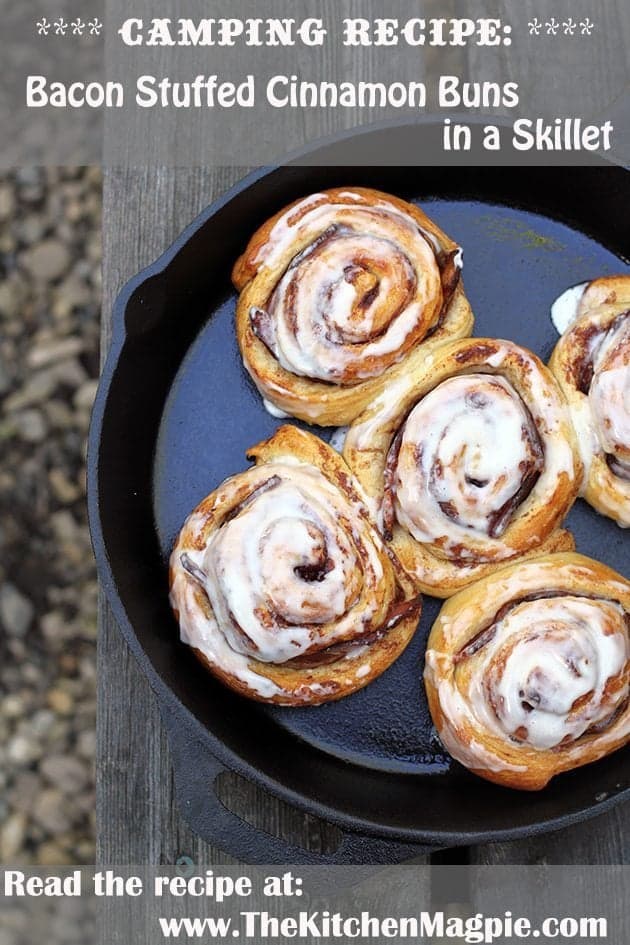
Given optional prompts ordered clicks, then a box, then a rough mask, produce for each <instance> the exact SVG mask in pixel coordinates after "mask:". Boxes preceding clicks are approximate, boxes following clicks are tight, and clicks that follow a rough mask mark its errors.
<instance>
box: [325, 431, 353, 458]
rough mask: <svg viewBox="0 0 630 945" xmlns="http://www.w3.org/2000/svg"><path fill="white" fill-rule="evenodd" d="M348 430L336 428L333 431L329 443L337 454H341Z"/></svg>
mask: <svg viewBox="0 0 630 945" xmlns="http://www.w3.org/2000/svg"><path fill="white" fill-rule="evenodd" d="M349 429H350V427H336V428H335V429H334V430H333V433H332V436H331V438H330V440H329V443H330V445H331V446H332V448H333V449H334V450H337V452H338V453H343V446H344V443H345V442H346V437H347V435H348V430H349Z"/></svg>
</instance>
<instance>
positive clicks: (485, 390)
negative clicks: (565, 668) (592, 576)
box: [343, 338, 581, 597]
mask: <svg viewBox="0 0 630 945" xmlns="http://www.w3.org/2000/svg"><path fill="white" fill-rule="evenodd" d="M343 456H344V459H345V460H346V462H347V463H348V465H349V466H350V468H351V469H352V471H353V472H354V474H355V475H356V476H357V478H358V479H359V481H360V482H361V484H362V486H363V487H364V489H365V491H366V493H367V495H368V501H369V502H370V503H371V510H372V513H373V515H374V516H375V517H376V520H377V522H378V524H379V526H380V528H381V529H382V531H383V534H384V535H385V537H386V539H387V540H388V541H389V542H390V544H391V547H392V549H393V551H394V552H395V553H396V555H397V556H398V558H399V560H400V561H401V563H402V565H403V567H404V568H405V570H406V571H407V573H408V574H409V576H410V577H411V579H412V580H413V581H414V583H415V585H416V587H417V588H418V589H419V590H422V591H425V592H426V593H428V594H433V595H435V596H437V597H449V596H450V595H451V594H454V593H455V592H456V591H457V590H459V589H460V588H462V587H465V586H467V585H468V584H471V583H473V582H474V581H475V580H478V579H479V578H480V577H482V576H483V575H485V574H488V573H489V572H491V571H493V570H495V569H496V568H497V567H502V566H504V565H505V564H507V563H508V562H509V561H510V560H511V559H514V558H517V557H518V558H522V557H524V556H527V555H533V554H537V555H539V554H544V553H546V552H551V551H561V550H562V551H564V550H569V549H571V548H573V539H572V537H571V536H570V535H569V534H568V533H567V532H565V531H562V530H560V529H559V528H558V526H559V524H560V523H561V522H562V520H563V518H564V516H565V515H566V513H567V511H568V510H569V508H570V506H571V504H572V503H573V500H574V498H575V496H576V494H577V490H578V487H579V483H580V476H581V463H580V459H579V454H578V450H577V445H576V442H575V434H574V431H573V428H572V426H571V422H570V420H569V416H568V410H567V406H566V404H565V403H564V400H563V398H562V395H561V393H560V390H559V389H558V385H557V384H556V382H555V380H554V378H553V376H552V375H551V374H550V372H549V371H548V370H547V368H546V367H545V366H544V364H542V363H541V362H540V361H539V359H538V358H537V357H536V356H535V355H534V354H532V353H531V352H530V351H528V350H526V349H525V348H521V347H519V346H518V345H516V344H513V343H512V342H509V341H497V340H495V339H492V338H468V339H463V340H460V341H453V342H449V343H448V344H445V345H443V346H441V347H440V348H438V349H437V350H435V351H434V352H432V353H431V354H429V355H427V356H426V357H425V358H424V360H423V363H422V364H417V365H416V366H415V369H414V370H413V371H409V372H408V373H406V374H403V375H401V376H400V377H398V378H397V379H396V382H395V383H393V384H391V385H390V386H389V387H388V388H387V390H385V391H384V392H383V393H382V394H381V395H380V396H379V397H377V398H376V400H375V401H374V402H373V403H372V404H371V405H370V406H369V407H368V408H367V410H365V412H364V413H363V414H362V415H361V416H360V417H358V419H357V420H356V421H355V423H354V424H353V425H352V426H351V428H350V430H349V432H348V435H347V437H346V440H345V445H344V448H343Z"/></svg>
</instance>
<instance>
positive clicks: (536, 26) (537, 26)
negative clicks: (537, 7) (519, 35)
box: [527, 16, 542, 36]
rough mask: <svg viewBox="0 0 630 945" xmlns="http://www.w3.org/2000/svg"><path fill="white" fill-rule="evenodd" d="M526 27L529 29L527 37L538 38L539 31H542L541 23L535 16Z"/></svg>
mask: <svg viewBox="0 0 630 945" xmlns="http://www.w3.org/2000/svg"><path fill="white" fill-rule="evenodd" d="M527 25H528V27H529V35H530V36H540V31H541V29H542V23H541V22H540V20H539V19H538V17H537V16H535V17H534V19H533V20H531V21H530V22H529V23H528V24H527Z"/></svg>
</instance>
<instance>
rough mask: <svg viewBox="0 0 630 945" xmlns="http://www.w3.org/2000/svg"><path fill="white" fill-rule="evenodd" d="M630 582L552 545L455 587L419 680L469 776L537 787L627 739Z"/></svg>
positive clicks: (436, 720) (444, 737) (452, 750)
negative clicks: (549, 552)
mask: <svg viewBox="0 0 630 945" xmlns="http://www.w3.org/2000/svg"><path fill="white" fill-rule="evenodd" d="M629 631H630V582H628V581H627V580H625V578H623V577H621V576H620V575H619V574H616V573H615V572H614V571H611V569H610V568H607V567H605V566H604V565H603V564H600V563H599V562H597V561H592V560H591V559H590V558H585V557H583V556H582V555H577V554H555V555H548V556H546V557H542V558H537V559H532V560H530V561H526V562H523V563H519V564H516V565H510V566H509V567H507V568H504V569H503V570H501V571H497V572H496V573H495V574H492V575H491V576H489V577H487V578H484V579H483V580H482V581H479V582H478V583H477V584H474V585H473V586H472V587H469V588H467V589H466V590H463V591H461V592H460V593H459V594H457V595H456V596H455V597H452V598H451V599H450V600H449V601H448V602H447V603H446V604H444V606H443V607H442V610H441V612H440V615H439V617H438V619H437V621H436V622H435V624H434V625H433V628H432V630H431V634H430V636H429V641H428V647H427V654H426V666H425V674H424V678H425V684H426V690H427V696H428V699H429V708H430V710H431V715H432V717H433V721H434V723H435V726H436V728H437V731H438V733H439V735H440V738H441V739H442V742H443V744H444V746H445V747H446V748H447V749H448V751H449V752H450V753H451V755H452V756H453V757H454V758H456V759H457V760H458V761H460V762H461V763H462V764H463V765H465V766H466V767H467V768H470V770H471V771H474V772H475V774H479V775H481V776H482V777H483V778H487V779H488V780H489V781H496V782H497V783H498V784H504V785H507V786H508V787H513V788H521V789H523V790H530V791H533V790H538V789H540V788H543V787H545V785H546V784H547V783H548V781H549V780H550V778H552V777H553V776H554V775H556V774H559V773H560V772H562V771H569V770H570V769H572V768H577V767H579V766H580V765H585V764H589V763H590V762H592V761H596V760H597V759H598V758H602V757H603V756H604V755H607V754H609V753H610V752H612V751H615V750H616V749H617V748H620V747H621V746H622V745H625V744H626V742H627V741H628V740H629V739H630V704H629V695H630V682H629V680H630V641H629Z"/></svg>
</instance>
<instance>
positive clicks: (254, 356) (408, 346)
mask: <svg viewBox="0 0 630 945" xmlns="http://www.w3.org/2000/svg"><path fill="white" fill-rule="evenodd" d="M461 265H462V252H461V249H460V247H459V246H457V244H456V243H454V242H453V241H452V240H451V239H449V237H448V236H446V234H445V233H443V232H442V231H441V230H440V229H439V227H437V226H436V225H435V224H434V223H433V222H432V221H431V220H430V219H429V218H428V217H427V216H426V215H425V214H424V213H423V212H422V210H420V209H419V208H418V207H416V206H413V205H412V204H410V203H407V202H406V201H404V200H400V199H398V198H396V197H392V196H390V195H389V194H385V193H381V192H380V191H376V190H370V189H368V188H362V187H353V188H348V189H345V190H344V189H343V188H336V189H334V190H327V191H323V192H321V193H316V194H312V195H311V196H309V197H305V198H303V199H301V200H298V201H296V202H295V203H293V204H291V205H290V206H289V207H287V208H285V209H284V210H282V211H281V212H280V213H278V214H276V216H274V217H272V219H270V220H269V221H268V222H267V223H265V224H264V225H263V226H262V227H260V229H259V230H257V231H256V233H255V234H254V236H253V237H252V238H251V240H250V242H249V245H248V246H247V249H246V250H245V252H244V254H243V255H242V256H241V257H240V259H239V260H238V261H237V263H236V265H235V266H234V270H233V273H232V279H233V282H234V285H235V287H236V289H237V290H238V292H239V293H240V296H239V300H238V305H237V312H236V329H237V336H238V343H239V347H240V350H241V354H242V357H243V362H244V365H245V367H246V369H247V371H248V372H249V374H250V375H251V377H252V379H253V381H254V383H255V385H256V386H257V388H258V390H259V391H260V392H261V394H262V396H263V398H264V399H265V401H266V403H267V405H268V407H269V409H270V410H271V411H272V412H273V413H275V414H276V415H280V416H282V415H285V416H287V415H289V416H294V417H299V418H300V419H302V420H305V421H306V422H308V423H317V424H320V425H323V426H341V425H343V424H347V423H349V422H350V421H351V420H353V419H354V418H355V417H356V416H357V415H358V414H359V413H360V412H361V411H362V410H363V408H364V407H365V406H366V404H367V403H368V402H369V401H370V400H371V399H372V398H373V397H374V396H375V395H376V394H378V393H379V391H381V390H383V389H384V388H385V386H386V385H387V384H388V382H389V380H390V377H391V374H392V371H394V370H395V368H396V365H399V364H400V362H404V363H405V364H407V362H408V360H409V359H410V358H411V359H414V360H415V361H419V362H421V361H422V359H423V358H424V356H425V354H426V353H428V352H430V351H432V350H433V349H434V348H435V347H436V346H437V345H439V344H440V343H442V342H444V341H445V340H448V339H450V338H459V337H463V336H465V335H468V334H470V331H471V328H472V322H473V317H472V313H471V310H470V306H469V304H468V302H467V300H466V297H465V295H464V291H463V288H462V284H461V279H460V272H461Z"/></svg>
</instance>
